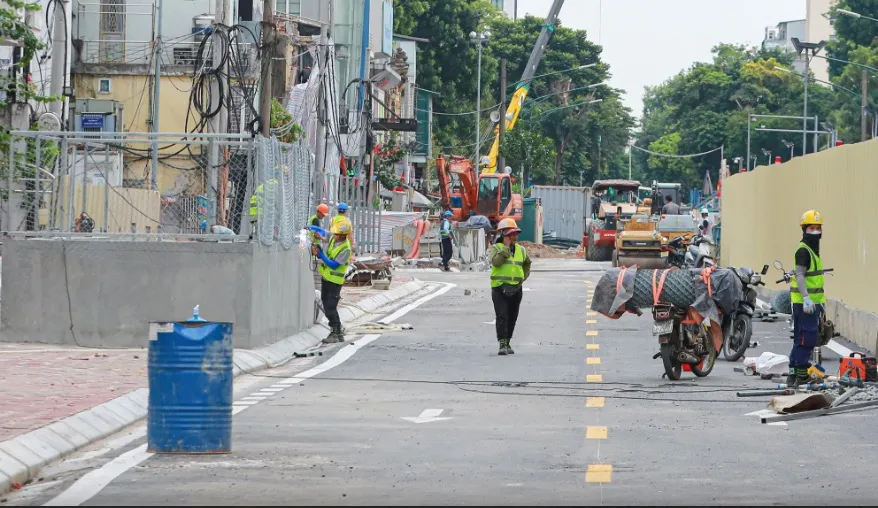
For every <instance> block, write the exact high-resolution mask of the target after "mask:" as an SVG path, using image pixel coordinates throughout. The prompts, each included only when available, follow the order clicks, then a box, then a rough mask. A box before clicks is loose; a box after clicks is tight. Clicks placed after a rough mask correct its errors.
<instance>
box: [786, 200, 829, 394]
mask: <svg viewBox="0 0 878 508" xmlns="http://www.w3.org/2000/svg"><path fill="white" fill-rule="evenodd" d="M800 225H801V227H802V241H801V242H799V245H798V246H796V253H795V259H796V263H795V266H796V273H795V276H794V277H793V279H792V281H791V286H790V301H791V303H792V304H793V349H792V351H791V352H790V375H789V377H788V378H787V385H788V386H797V385H801V384H807V383H808V382H809V379H810V375H809V374H808V369H809V368H810V367H811V362H810V359H811V355H812V353H813V352H814V348H815V347H817V346H818V345H819V343H820V334H819V326H820V315H821V314H822V313H823V312H825V309H824V305H825V304H826V295H825V294H824V293H823V261H822V260H821V259H820V238H821V237H822V236H823V216H821V215H820V214H819V213H818V212H817V211H816V210H808V211H807V212H805V213H804V214H802V220H801V222H800Z"/></svg>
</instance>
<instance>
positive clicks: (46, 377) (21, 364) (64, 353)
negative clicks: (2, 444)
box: [0, 343, 147, 441]
mask: <svg viewBox="0 0 878 508" xmlns="http://www.w3.org/2000/svg"><path fill="white" fill-rule="evenodd" d="M146 385H147V380H146V350H142V349H119V350H108V349H88V348H70V347H58V346H46V345H35V344H11V343H10V344H0V441H5V440H7V439H11V438H13V437H15V436H18V435H20V434H24V433H27V432H30V431H32V430H36V429H38V428H40V427H43V426H45V425H49V424H50V423H54V422H56V421H58V420H62V419H64V418H67V417H68V416H73V415H74V414H76V413H79V412H80V411H85V410H86V409H90V408H92V407H95V406H98V405H100V404H103V403H104V402H108V401H110V400H112V399H115V398H116V397H121V396H123V395H125V394H127V393H130V392H132V391H134V390H136V389H138V388H144V387H146Z"/></svg>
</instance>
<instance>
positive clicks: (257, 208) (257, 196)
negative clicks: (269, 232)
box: [250, 178, 277, 236]
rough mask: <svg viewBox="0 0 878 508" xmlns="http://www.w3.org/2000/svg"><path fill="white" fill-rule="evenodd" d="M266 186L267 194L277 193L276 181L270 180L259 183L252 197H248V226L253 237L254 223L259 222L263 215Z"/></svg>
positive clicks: (254, 232) (254, 233)
mask: <svg viewBox="0 0 878 508" xmlns="http://www.w3.org/2000/svg"><path fill="white" fill-rule="evenodd" d="M266 186H267V187H268V192H270V193H275V192H277V179H275V178H271V179H269V180H268V181H266V182H265V183H260V184H259V185H257V186H256V190H255V191H254V192H253V195H252V196H250V224H251V230H252V231H253V235H254V236H255V235H256V223H257V222H258V221H259V216H260V215H261V214H263V213H264V207H265V187H266Z"/></svg>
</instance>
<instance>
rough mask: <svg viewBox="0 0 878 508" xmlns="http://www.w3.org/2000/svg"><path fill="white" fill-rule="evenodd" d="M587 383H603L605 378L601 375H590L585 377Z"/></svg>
mask: <svg viewBox="0 0 878 508" xmlns="http://www.w3.org/2000/svg"><path fill="white" fill-rule="evenodd" d="M585 382H586V383H603V382H604V376H602V375H600V374H589V375H587V376H585Z"/></svg>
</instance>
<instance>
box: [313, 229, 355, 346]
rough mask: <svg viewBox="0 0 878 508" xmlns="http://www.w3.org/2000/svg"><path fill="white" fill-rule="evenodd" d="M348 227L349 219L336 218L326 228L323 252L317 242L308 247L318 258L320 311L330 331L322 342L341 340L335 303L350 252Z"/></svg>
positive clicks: (345, 272) (342, 333)
mask: <svg viewBox="0 0 878 508" xmlns="http://www.w3.org/2000/svg"><path fill="white" fill-rule="evenodd" d="M351 229H352V228H351V222H350V221H349V220H347V219H344V220H339V221H336V222H335V223H334V224H333V225H332V228H331V229H330V233H331V234H332V237H331V238H330V240H329V245H328V246H327V248H326V251H325V252H324V250H323V249H322V248H321V247H320V246H318V245H312V246H311V249H312V252H313V253H314V255H315V256H317V257H318V258H319V259H320V266H319V267H318V270H319V272H320V277H321V288H320V299H321V301H322V302H323V313H324V314H326V319H328V320H329V329H330V332H329V336H327V337H326V338H325V339H323V343H324V344H333V343H336V342H344V331H343V330H342V326H341V318H340V317H339V315H338V302H339V300H341V288H342V286H343V285H344V280H345V275H346V274H347V271H348V264H349V263H350V260H351V256H352V254H353V252H352V250H351V242H350V241H349V240H348V235H349V234H350V233H351Z"/></svg>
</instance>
